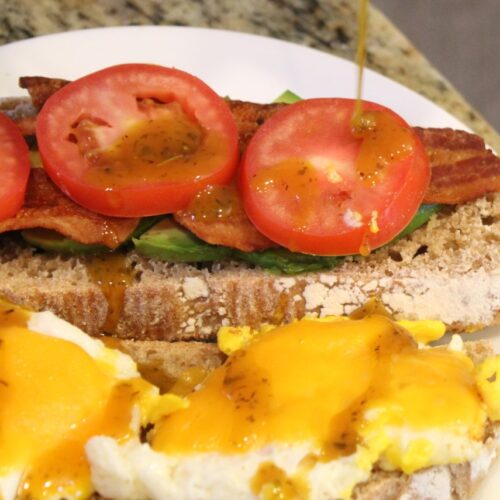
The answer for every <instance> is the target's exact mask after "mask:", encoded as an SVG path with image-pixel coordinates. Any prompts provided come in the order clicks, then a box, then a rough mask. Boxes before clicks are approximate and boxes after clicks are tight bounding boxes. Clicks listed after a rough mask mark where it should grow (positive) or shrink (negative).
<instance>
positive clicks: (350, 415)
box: [86, 314, 500, 500]
mask: <svg viewBox="0 0 500 500" xmlns="http://www.w3.org/2000/svg"><path fill="white" fill-rule="evenodd" d="M403 326H404V327H403ZM408 330H410V331H412V333H413V335H414V336H415V337H416V338H418V341H416V340H415V338H414V336H412V335H411V334H410V333H409V331H408ZM239 333H241V335H240V334H239ZM443 333H444V325H442V324H440V325H439V324H436V323H434V322H431V323H428V324H427V325H426V324H425V323H422V322H419V323H418V324H411V323H405V324H397V323H395V322H393V321H391V320H390V319H389V318H387V317H384V316H381V315H376V314H375V315H369V316H367V317H366V318H363V319H357V320H353V319H346V318H329V319H327V320H325V319H322V320H312V319H304V320H300V321H297V322H294V323H292V324H290V325H287V326H282V327H277V328H275V327H266V328H264V329H263V330H262V331H258V332H254V331H253V330H251V329H250V328H248V327H242V328H241V331H240V332H239V330H238V329H237V328H232V329H230V330H222V331H221V332H220V335H219V341H220V345H221V346H222V348H223V350H225V351H226V352H229V357H228V358H227V360H226V362H225V363H224V364H223V365H222V366H221V367H219V368H217V369H216V370H214V371H213V372H212V373H211V374H210V375H209V376H208V377H207V378H206V380H205V381H204V382H203V383H202V384H201V386H200V387H199V388H198V390H196V391H195V392H193V393H192V394H190V395H188V396H187V398H186V400H185V405H184V407H183V408H182V409H179V410H178V411H174V412H173V413H169V414H168V415H165V416H163V417H162V416H161V415H157V419H156V425H155V426H154V428H153V429H152V430H151V431H150V433H149V435H148V439H147V442H145V443H140V442H139V441H138V440H130V441H128V442H127V443H119V442H118V441H117V440H116V439H113V437H99V436H96V437H92V438H91V439H90V440H89V441H88V443H87V445H86V453H87V458H88V460H89V462H90V464H91V470H92V478H93V481H94V485H95V487H96V489H97V491H99V492H100V493H101V494H102V495H103V496H105V497H112V498H115V499H117V500H121V499H132V498H151V499H155V500H156V499H157V500H160V499H161V500H164V499H168V498H172V499H174V498H175V499H181V500H182V499H185V500H188V499H189V500H192V499H197V500H203V499H207V500H208V499H213V500H215V499H220V498H241V499H254V498H263V499H266V500H271V499H278V498H286V499H295V498H297V499H299V498H312V499H323V498H325V499H326V498H349V497H350V496H351V494H352V492H353V489H354V488H355V486H356V484H358V483H360V482H362V481H365V480H367V479H368V478H369V477H370V475H371V473H372V470H373V468H374V466H375V464H377V466H378V467H382V468H383V469H385V470H400V471H403V472H405V473H408V474H411V473H412V472H415V471H418V470H420V469H423V468H426V467H429V466H433V465H440V464H450V463H459V462H464V461H470V460H475V459H476V458H478V457H480V455H481V451H482V449H483V441H484V439H485V429H486V424H487V422H488V418H489V419H490V420H492V419H494V415H495V413H494V409H495V408H496V409H497V410H498V409H499V408H500V396H499V395H498V394H497V391H498V387H497V386H495V387H491V388H489V390H488V389H485V390H484V391H483V392H481V391H480V390H478V380H484V379H485V378H486V377H490V378H491V374H490V371H491V368H492V367H491V366H488V367H487V368H484V369H483V371H481V370H479V375H478V370H477V368H475V367H474V365H473V363H472V361H471V360H470V359H469V358H468V357H467V355H466V354H465V353H464V352H463V350H462V349H461V348H460V347H461V346H460V345H459V344H460V342H458V341H456V340H455V341H454V343H453V348H452V349H449V348H447V347H436V348H430V347H427V346H425V344H424V341H428V340H429V339H433V338H435V337H438V336H440V335H442V334H443ZM497 362H498V361H497ZM495 367H496V365H495ZM486 373H488V374H489V375H486ZM478 377H479V378H478ZM485 391H486V392H485ZM483 393H484V394H486V395H487V396H483V395H482V394H483ZM485 401H487V402H485ZM125 478H126V479H125Z"/></svg>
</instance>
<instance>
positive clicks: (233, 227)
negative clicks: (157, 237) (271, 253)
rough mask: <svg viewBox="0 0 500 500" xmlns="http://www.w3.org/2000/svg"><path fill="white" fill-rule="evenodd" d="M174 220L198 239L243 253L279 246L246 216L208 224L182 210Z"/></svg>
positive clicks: (175, 215)
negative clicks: (258, 229)
mask: <svg viewBox="0 0 500 500" xmlns="http://www.w3.org/2000/svg"><path fill="white" fill-rule="evenodd" d="M174 218H175V220H176V221H177V222H178V223H179V224H181V225H182V226H184V227H185V228H187V229H189V230H190V231H191V232H192V233H194V234H195V235H196V236H198V238H200V239H202V240H203V241H206V242H207V243H212V244H213V245H223V246H226V247H231V248H236V249H238V250H241V251H243V252H254V251H256V250H265V249H266V248H272V247H275V246H277V245H276V243H274V242H273V241H271V240H270V239H268V238H266V237H265V236H264V235H263V234H262V233H260V232H259V231H257V229H256V227H255V226H254V225H253V224H252V223H251V222H250V219H249V218H248V217H247V216H246V215H245V214H241V215H238V216H233V217H228V218H226V219H224V220H220V221H210V222H207V221H203V220H196V219H193V217H192V216H191V214H190V213H189V212H187V211H185V210H181V211H180V212H176V213H175V214H174Z"/></svg>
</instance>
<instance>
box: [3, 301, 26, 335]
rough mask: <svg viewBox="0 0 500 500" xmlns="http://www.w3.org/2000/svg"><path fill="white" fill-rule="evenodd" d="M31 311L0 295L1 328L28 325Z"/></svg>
mask: <svg viewBox="0 0 500 500" xmlns="http://www.w3.org/2000/svg"><path fill="white" fill-rule="evenodd" d="M29 316H30V313H29V312H28V311H27V310H26V309H23V308H22V307H19V306H17V305H15V304H13V303H12V302H10V301H9V300H7V299H4V298H2V297H0V328H6V327H11V326H20V327H26V326H27V324H28V320H29Z"/></svg>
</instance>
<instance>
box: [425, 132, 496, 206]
mask: <svg viewBox="0 0 500 500" xmlns="http://www.w3.org/2000/svg"><path fill="white" fill-rule="evenodd" d="M415 130H416V132H417V133H418V135H419V136H420V138H421V139H422V142H423V143H424V146H425V149H426V151H427V154H428V156H429V160H430V162H431V167H432V177H431V183H430V186H429V188H428V189H427V192H426V194H425V197H424V203H444V204H450V205H455V204H458V203H465V202H467V201H471V200H475V199H476V198H479V197H480V196H483V195H485V194H487V193H493V192H497V191H500V158H498V157H497V156H495V155H494V154H493V152H492V151H491V150H489V149H486V146H485V144H484V141H483V139H481V137H479V136H477V135H474V134H469V133H468V132H464V131H462V130H453V129H450V128H444V129H435V128H427V129H423V128H415Z"/></svg>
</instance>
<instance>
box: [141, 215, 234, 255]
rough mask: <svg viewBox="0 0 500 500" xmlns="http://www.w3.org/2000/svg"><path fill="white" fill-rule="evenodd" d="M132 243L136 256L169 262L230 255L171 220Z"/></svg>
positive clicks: (227, 251) (223, 249)
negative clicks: (137, 254) (138, 254)
mask: <svg viewBox="0 0 500 500" xmlns="http://www.w3.org/2000/svg"><path fill="white" fill-rule="evenodd" d="M132 241H133V243H134V245H135V249H136V250H137V252H138V253H140V254H142V255H146V256H147V257H153V258H155V259H159V260H166V261H170V262H211V261H214V260H223V259H225V258H229V257H230V256H231V254H232V249H231V248H227V247H222V246H217V245H210V244H209V243H205V242H204V241H202V240H200V239H199V238H197V237H196V236H195V235H194V234H192V233H190V232H189V231H186V230H185V229H183V228H181V227H180V226H178V225H177V224H176V223H175V222H173V221H172V220H171V219H164V220H162V221H161V222H159V223H158V224H156V225H155V226H153V227H152V228H151V229H149V230H148V231H146V232H145V233H144V234H143V235H142V236H141V237H140V238H132Z"/></svg>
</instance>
